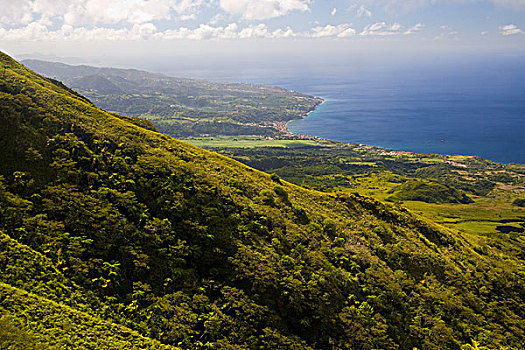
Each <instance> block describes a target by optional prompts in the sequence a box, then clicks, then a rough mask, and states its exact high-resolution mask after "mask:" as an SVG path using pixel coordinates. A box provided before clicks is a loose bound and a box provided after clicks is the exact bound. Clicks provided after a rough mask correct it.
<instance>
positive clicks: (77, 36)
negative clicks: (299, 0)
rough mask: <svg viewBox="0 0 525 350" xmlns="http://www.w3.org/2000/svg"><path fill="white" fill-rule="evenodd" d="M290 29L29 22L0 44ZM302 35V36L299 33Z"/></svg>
mask: <svg viewBox="0 0 525 350" xmlns="http://www.w3.org/2000/svg"><path fill="white" fill-rule="evenodd" d="M298 35H299V34H298V33H295V32H294V31H293V30H292V28H290V27H286V28H284V29H282V28H278V29H275V30H270V29H269V28H268V27H267V26H266V24H263V23H260V24H258V25H249V26H246V27H244V28H239V26H238V25H237V23H230V24H228V25H227V26H211V25H207V24H201V25H199V26H198V27H197V28H194V29H190V28H187V27H179V28H177V29H168V30H165V31H158V29H157V27H156V26H155V25H154V24H153V23H137V24H134V25H133V26H132V27H130V28H120V29H114V28H100V27H94V28H86V27H77V28H75V27H73V26H71V25H68V24H64V25H62V27H61V28H60V29H57V30H49V28H48V27H47V26H45V25H43V24H41V23H39V22H36V21H35V22H31V23H29V24H28V25H26V26H24V27H22V28H14V29H4V28H1V27H0V41H2V40H5V41H58V40H62V41H93V40H95V41H96V40H99V41H101V40H105V41H125V40H177V39H187V40H216V39H218V40H228V39H252V38H267V39H283V38H292V37H295V36H298ZM301 35H302V34H301Z"/></svg>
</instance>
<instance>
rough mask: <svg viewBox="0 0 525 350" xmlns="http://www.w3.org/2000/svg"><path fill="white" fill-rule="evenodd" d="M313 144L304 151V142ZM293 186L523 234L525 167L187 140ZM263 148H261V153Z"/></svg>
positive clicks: (360, 150)
mask: <svg viewBox="0 0 525 350" xmlns="http://www.w3.org/2000/svg"><path fill="white" fill-rule="evenodd" d="M308 141H309V142H311V143H307V142H308ZM191 142H194V143H196V144H198V145H202V146H204V147H207V148H211V149H214V150H216V151H218V152H220V153H222V154H225V155H228V156H230V157H233V158H235V159H237V160H239V161H241V162H243V163H245V164H247V165H250V166H253V167H255V168H257V169H259V170H263V171H266V172H270V173H276V174H278V175H279V176H281V177H282V178H283V179H286V180H287V181H290V182H293V183H295V184H297V185H300V186H303V187H306V188H312V189H316V190H320V191H326V192H348V193H359V194H361V195H368V196H373V197H374V198H376V199H379V200H382V201H390V202H392V201H396V202H402V205H403V206H406V207H407V208H410V209H412V210H414V211H415V212H417V213H419V214H422V215H424V216H426V217H428V218H429V219H431V220H432V221H436V222H439V223H440V224H443V225H446V226H448V227H451V228H454V229H459V230H461V231H466V232H469V233H477V234H483V235H486V236H491V237H492V236H494V235H495V234H498V233H500V232H505V233H508V232H522V230H523V229H524V228H525V210H523V209H521V208H523V206H521V207H520V203H522V202H523V201H524V200H525V199H524V198H525V165H518V164H507V165H504V164H499V163H494V162H490V161H487V160H485V159H482V158H479V157H472V156H449V155H435V154H434V155H432V154H431V155H424V154H415V153H409V154H407V153H406V152H395V151H385V150H384V149H381V148H379V147H374V146H363V145H353V144H344V143H339V142H334V141H328V140H318V141H317V144H316V143H315V142H314V141H313V140H300V141H292V140H290V141H286V142H288V143H284V142H285V140H279V141H272V142H273V145H274V146H277V145H279V146H280V147H272V143H270V142H266V144H265V143H261V141H257V140H256V139H254V138H251V139H250V140H248V139H247V140H244V139H240V138H239V139H231V138H230V139H229V140H227V139H226V138H223V139H220V140H219V139H217V138H213V139H210V138H201V139H197V140H191ZM263 146H264V147H263Z"/></svg>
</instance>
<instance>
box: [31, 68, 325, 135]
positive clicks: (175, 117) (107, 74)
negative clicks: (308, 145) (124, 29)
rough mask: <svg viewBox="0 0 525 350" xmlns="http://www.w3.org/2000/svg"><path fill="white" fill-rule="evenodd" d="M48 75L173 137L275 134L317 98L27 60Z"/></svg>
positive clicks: (255, 87) (252, 86)
mask: <svg viewBox="0 0 525 350" xmlns="http://www.w3.org/2000/svg"><path fill="white" fill-rule="evenodd" d="M24 63H25V64H26V65H27V66H29V67H30V68H32V69H34V70H35V71H37V72H39V73H41V74H44V75H46V76H48V77H55V78H56V79H60V80H62V81H64V82H65V83H66V84H67V85H68V86H71V87H72V88H74V89H75V90H76V91H78V92H80V93H81V94H83V95H85V96H87V97H88V98H89V99H91V100H92V101H93V102H94V103H95V104H96V105H97V106H99V107H101V108H103V109H106V110H109V111H114V112H117V113H121V114H125V115H128V116H134V117H145V118H148V119H150V120H152V121H153V122H154V123H155V125H156V127H157V128H158V130H159V131H161V132H163V133H166V134H169V135H172V136H174V137H178V138H185V137H190V136H198V135H261V136H275V135H278V134H279V133H280V129H281V127H280V126H279V125H278V123H279V122H281V123H283V122H287V121H290V120H293V119H298V118H302V117H303V116H304V115H306V114H307V113H308V112H309V111H311V110H313V109H314V108H315V107H316V106H317V105H318V104H320V103H321V101H322V100H321V99H319V98H315V97H312V96H308V95H304V94H301V93H298V92H294V91H287V90H284V89H281V88H277V87H273V86H266V85H257V84H241V83H217V82H209V81H204V80H196V79H182V78H172V77H167V76H165V75H161V74H152V73H148V72H144V71H138V70H133V69H116V68H96V67H90V66H70V65H66V64H62V63H57V62H45V61H39V60H27V61H24Z"/></svg>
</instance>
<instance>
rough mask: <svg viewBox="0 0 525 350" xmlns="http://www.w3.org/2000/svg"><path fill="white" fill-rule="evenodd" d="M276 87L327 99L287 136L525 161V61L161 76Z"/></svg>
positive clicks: (507, 59)
mask: <svg viewBox="0 0 525 350" xmlns="http://www.w3.org/2000/svg"><path fill="white" fill-rule="evenodd" d="M165 73H166V74H168V75H172V76H187V77H194V78H203V79H209V80H216V81H240V82H250V83H264V84H269V85H276V86H280V87H283V88H286V89H290V90H295V91H299V92H303V93H306V94H310V95H314V96H319V97H322V98H324V99H325V102H324V103H323V104H321V105H320V106H319V107H318V108H317V109H316V110H315V111H313V112H312V113H310V114H309V115H308V116H307V117H306V118H304V119H301V120H295V121H292V122H290V123H289V124H288V128H289V130H290V131H291V132H293V133H296V134H305V135H312V136H318V137H321V138H325V139H331V140H336V141H341V142H348V143H357V144H366V145H374V146H379V147H383V148H386V149H393V150H401V151H410V152H416V153H426V154H434V153H435V154H460V155H472V156H480V157H483V158H486V159H489V160H492V161H496V162H501V163H520V164H525V60H524V59H523V57H503V58H501V57H499V58H498V59H494V58H485V59H483V58H480V59H478V60H474V61H473V60H470V61H459V62H453V61H451V62H441V63H440V62H432V63H428V62H427V63H425V64H411V65H389V64H386V63H382V64H381V63H378V62H375V63H370V64H359V65H356V64H349V65H345V64H340V65H335V66H309V67H301V66H299V67H293V68H283V67H275V66H273V67H267V68H257V69H255V68H251V67H244V68H243V67H231V68H230V67H224V68H223V69H219V70H218V69H213V70H212V69H196V70H185V71H165Z"/></svg>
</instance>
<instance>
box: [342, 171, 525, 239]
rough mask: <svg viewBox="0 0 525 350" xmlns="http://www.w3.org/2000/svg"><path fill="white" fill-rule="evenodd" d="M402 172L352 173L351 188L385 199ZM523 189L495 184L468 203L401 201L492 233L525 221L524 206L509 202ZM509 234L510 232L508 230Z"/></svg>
mask: <svg viewBox="0 0 525 350" xmlns="http://www.w3.org/2000/svg"><path fill="white" fill-rule="evenodd" d="M400 180H402V176H397V175H394V174H390V173H384V174H377V173H376V174H373V175H371V176H364V177H353V178H352V179H351V181H353V183H354V184H355V186H356V187H355V188H354V189H353V190H352V191H353V192H358V193H359V194H361V195H366V196H372V197H374V198H376V199H379V200H381V201H385V200H386V199H387V198H388V197H389V196H390V193H389V192H390V191H391V190H392V189H394V188H395V187H397V186H399V182H397V181H400ZM522 193H523V191H518V190H514V191H513V190H508V189H505V188H495V189H493V190H492V191H491V192H490V193H488V194H487V195H486V196H478V197H473V198H472V199H473V200H474V202H473V203H469V204H457V203H454V204H449V203H445V204H435V203H425V202H421V201H402V202H400V204H401V205H402V206H404V207H406V208H408V209H409V210H411V211H412V212H414V213H416V214H418V215H422V216H424V217H426V218H428V219H431V220H432V221H434V222H436V223H438V224H441V225H443V226H446V227H449V228H453V229H456V230H459V231H463V232H467V233H471V234H478V235H479V234H481V235H491V234H499V233H500V232H499V231H498V230H497V229H496V227H497V226H510V227H515V228H517V229H520V228H522V226H521V225H520V223H521V224H523V222H525V208H520V207H517V206H514V205H512V204H511V203H512V201H513V200H514V199H516V198H521V197H522V196H523V194H522ZM511 234H512V233H511Z"/></svg>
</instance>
